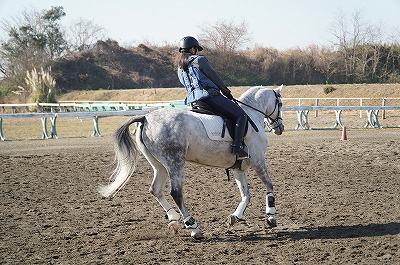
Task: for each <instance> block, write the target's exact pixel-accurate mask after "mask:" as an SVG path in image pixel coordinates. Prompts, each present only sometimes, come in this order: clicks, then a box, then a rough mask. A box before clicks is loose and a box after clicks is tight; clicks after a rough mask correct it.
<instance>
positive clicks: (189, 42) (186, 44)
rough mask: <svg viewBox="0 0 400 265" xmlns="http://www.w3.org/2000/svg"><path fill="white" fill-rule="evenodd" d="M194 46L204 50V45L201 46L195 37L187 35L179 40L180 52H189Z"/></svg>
mask: <svg viewBox="0 0 400 265" xmlns="http://www.w3.org/2000/svg"><path fill="white" fill-rule="evenodd" d="M192 47H196V48H197V50H198V51H202V50H203V47H201V46H200V44H199V42H198V41H197V40H196V38H194V37H191V36H186V37H183V38H182V39H181V41H180V42H179V52H188V51H189V50H190V49H191V48H192Z"/></svg>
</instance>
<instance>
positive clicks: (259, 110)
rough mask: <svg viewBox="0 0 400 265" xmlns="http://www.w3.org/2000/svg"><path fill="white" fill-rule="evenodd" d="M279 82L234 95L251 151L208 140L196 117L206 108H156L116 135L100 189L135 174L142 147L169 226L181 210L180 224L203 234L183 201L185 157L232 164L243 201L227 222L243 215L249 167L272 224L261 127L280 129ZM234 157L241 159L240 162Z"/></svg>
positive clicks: (105, 191) (106, 191) (113, 188)
mask: <svg viewBox="0 0 400 265" xmlns="http://www.w3.org/2000/svg"><path fill="white" fill-rule="evenodd" d="M282 87H283V86H280V87H277V88H264V87H252V88H250V89H248V90H247V91H246V92H244V93H243V94H242V95H241V96H240V97H239V99H238V100H236V99H234V100H235V101H236V103H237V104H239V105H240V106H241V107H242V108H243V109H244V110H245V112H246V113H247V115H248V117H249V118H250V119H249V120H252V122H253V125H255V126H248V131H247V133H246V136H245V139H244V142H245V144H246V146H247V151H248V154H249V156H248V157H247V158H245V159H243V160H238V159H237V157H236V156H235V155H234V154H232V153H231V142H230V141H226V140H223V141H218V140H211V139H210V138H209V137H208V135H207V132H206V129H205V127H204V125H203V123H202V121H201V119H200V118H199V115H207V114H198V113H195V112H192V111H190V110H183V109H177V108H164V109H157V110H154V111H152V112H150V113H147V114H145V115H144V116H134V117H132V118H130V119H129V120H128V121H127V122H126V123H125V124H123V125H122V126H121V127H120V128H119V129H118V130H117V131H116V133H115V135H114V149H115V159H114V171H113V172H112V174H111V176H110V183H109V184H108V185H105V186H100V187H99V188H98V192H99V193H100V194H101V195H102V196H103V197H106V198H107V197H114V196H115V194H116V193H117V192H118V191H119V190H121V188H123V187H124V185H125V184H126V183H127V182H128V180H129V179H130V177H131V176H132V175H133V173H134V171H135V168H136V165H137V159H138V155H139V152H140V153H141V154H143V155H144V157H145V158H146V159H147V161H148V162H149V163H150V165H151V166H152V168H153V170H154V176H153V180H152V183H151V186H150V189H149V191H150V193H151V194H152V195H154V197H155V199H156V200H157V201H158V203H159V204H160V205H161V206H162V208H163V209H164V211H165V212H166V217H168V220H169V224H168V228H169V229H171V230H173V231H174V233H175V234H176V233H177V231H178V228H179V219H180V217H181V216H182V219H183V224H184V227H185V228H186V229H191V230H192V231H191V236H192V237H193V238H194V239H202V238H204V234H203V232H202V230H201V229H200V227H199V226H198V224H197V222H196V221H195V219H194V218H193V217H192V216H191V215H190V213H189V211H188V209H187V207H186V205H185V203H184V198H183V185H184V165H185V162H186V161H189V162H194V163H197V164H201V165H205V166H211V167H218V168H225V169H227V170H228V169H229V168H231V170H232V171H233V175H234V178H235V181H236V183H237V185H238V187H239V191H240V195H241V202H240V203H239V205H238V206H237V208H236V210H235V211H234V212H233V213H232V214H231V215H230V216H229V218H228V225H229V226H233V225H234V224H235V223H236V222H238V221H240V220H242V219H243V214H244V211H245V210H246V207H247V205H248V204H249V202H250V192H249V188H248V180H247V173H246V172H247V169H248V168H249V167H251V168H252V169H254V170H255V172H256V173H257V175H258V177H259V178H260V179H261V181H262V182H263V184H264V185H265V188H266V211H265V212H266V223H267V225H268V226H269V227H276V208H275V197H274V193H273V184H272V182H271V180H270V178H269V175H268V171H267V165H266V161H265V155H266V151H267V145H268V140H267V135H266V131H265V128H266V127H268V128H269V130H270V131H273V132H274V133H275V134H277V135H280V134H282V132H283V131H284V125H283V122H282V118H281V106H282V100H281V96H280V94H281V90H282ZM208 117H210V116H208ZM214 118H215V119H222V118H221V117H219V116H214ZM133 123H135V124H136V125H137V127H136V132H135V133H136V135H135V137H136V139H135V140H133V139H132V137H131V135H130V134H131V132H130V130H129V126H130V125H131V124H133ZM260 129H262V130H260ZM225 137H227V136H225ZM238 162H240V163H239V165H238ZM228 173H229V172H228ZM168 179H169V182H170V195H171V196H172V198H173V200H174V201H175V203H176V206H177V207H178V209H179V213H178V212H177V211H176V210H175V209H174V207H173V206H172V205H171V204H170V203H169V202H168V201H167V199H166V197H165V195H164V188H165V186H166V183H167V181H168Z"/></svg>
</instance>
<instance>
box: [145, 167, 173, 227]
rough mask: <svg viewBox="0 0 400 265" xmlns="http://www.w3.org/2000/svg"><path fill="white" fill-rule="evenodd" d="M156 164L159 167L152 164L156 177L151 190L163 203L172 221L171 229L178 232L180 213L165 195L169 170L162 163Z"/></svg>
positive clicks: (162, 205) (159, 201) (160, 202)
mask: <svg viewBox="0 0 400 265" xmlns="http://www.w3.org/2000/svg"><path fill="white" fill-rule="evenodd" d="M156 164H157V167H156V166H155V165H154V164H152V166H153V170H154V177H153V182H152V183H151V186H150V189H149V191H150V193H151V194H153V195H154V197H155V198H156V200H157V201H158V203H159V204H160V205H161V207H163V209H164V211H165V212H166V214H167V217H168V220H169V221H170V223H169V224H168V227H169V228H170V229H171V230H173V231H174V232H175V234H176V233H177V232H178V227H179V218H180V215H179V213H178V212H177V211H175V209H174V208H173V207H172V206H171V204H170V203H169V202H168V201H167V199H166V198H165V195H164V188H165V185H166V182H167V180H168V173H167V170H166V169H165V168H164V167H163V166H162V165H161V164H160V163H156Z"/></svg>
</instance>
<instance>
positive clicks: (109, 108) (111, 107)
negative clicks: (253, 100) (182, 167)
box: [0, 98, 400, 141]
mask: <svg viewBox="0 0 400 265" xmlns="http://www.w3.org/2000/svg"><path fill="white" fill-rule="evenodd" d="M388 99H390V100H394V102H400V98H386V99H373V98H335V99H333V98H323V99H316V98H283V100H284V106H283V107H282V111H283V112H286V111H294V112H296V114H297V124H296V127H295V128H296V129H298V128H302V129H311V126H310V125H309V122H308V116H309V112H310V111H315V116H316V117H317V116H318V111H332V110H333V111H335V116H336V119H335V124H334V126H333V127H334V128H335V127H337V126H341V127H343V126H344V125H343V122H342V120H341V114H342V111H347V110H359V111H360V118H361V112H362V111H366V113H367V119H366V124H365V126H364V127H365V128H374V127H378V128H382V127H383V126H381V124H380V123H379V120H378V118H379V115H378V114H379V111H382V113H384V112H385V111H386V110H400V103H398V104H397V105H394V106H386V105H385V104H386V102H387V100H388ZM290 100H291V101H293V100H294V101H297V102H298V105H297V106H296V105H292V106H286V103H285V101H286V102H287V101H290ZM310 100H312V101H314V103H315V104H314V105H311V104H310V105H307V106H302V104H304V103H305V102H307V103H308V104H309V101H310ZM321 100H331V101H332V100H335V101H336V106H320V105H319V104H320V102H321ZM346 100H347V101H349V100H357V101H358V102H360V105H357V106H354V105H353V106H341V105H340V103H341V102H346ZM366 100H374V101H377V100H379V101H380V100H381V102H382V105H379V106H376V105H375V106H372V105H370V106H363V102H365V101H366ZM166 107H167V108H168V107H174V108H182V109H186V108H187V107H186V106H185V105H184V103H183V102H182V101H172V102H167V101H162V102H154V101H153V102H137V101H136V102H133V101H129V102H83V101H80V102H78V101H74V102H60V103H38V104H0V108H1V110H2V113H0V139H1V140H3V141H4V140H5V136H4V133H3V123H2V120H3V119H9V118H40V119H41V121H42V138H43V139H48V138H57V137H58V135H57V128H56V119H57V118H62V117H79V118H83V117H91V118H93V121H94V123H93V124H94V128H93V134H92V135H93V136H100V130H99V125H98V118H99V117H106V116H133V115H141V114H145V113H148V112H149V111H151V110H154V109H156V108H166ZM32 109H33V110H34V111H36V112H27V111H32ZM46 111H48V112H46ZM6 112H9V113H6ZM47 118H49V119H50V121H51V133H50V134H48V133H47ZM382 118H385V117H384V115H383V116H382ZM399 127H400V125H399Z"/></svg>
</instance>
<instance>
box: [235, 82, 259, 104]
mask: <svg viewBox="0 0 400 265" xmlns="http://www.w3.org/2000/svg"><path fill="white" fill-rule="evenodd" d="M261 89H263V87H262V86H255V87H252V88H249V89H248V90H247V91H246V92H244V93H243V94H242V95H241V96H240V97H239V100H240V101H242V102H245V103H247V104H249V103H251V102H253V101H255V99H256V94H257V93H258V91H260V90H261Z"/></svg>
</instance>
